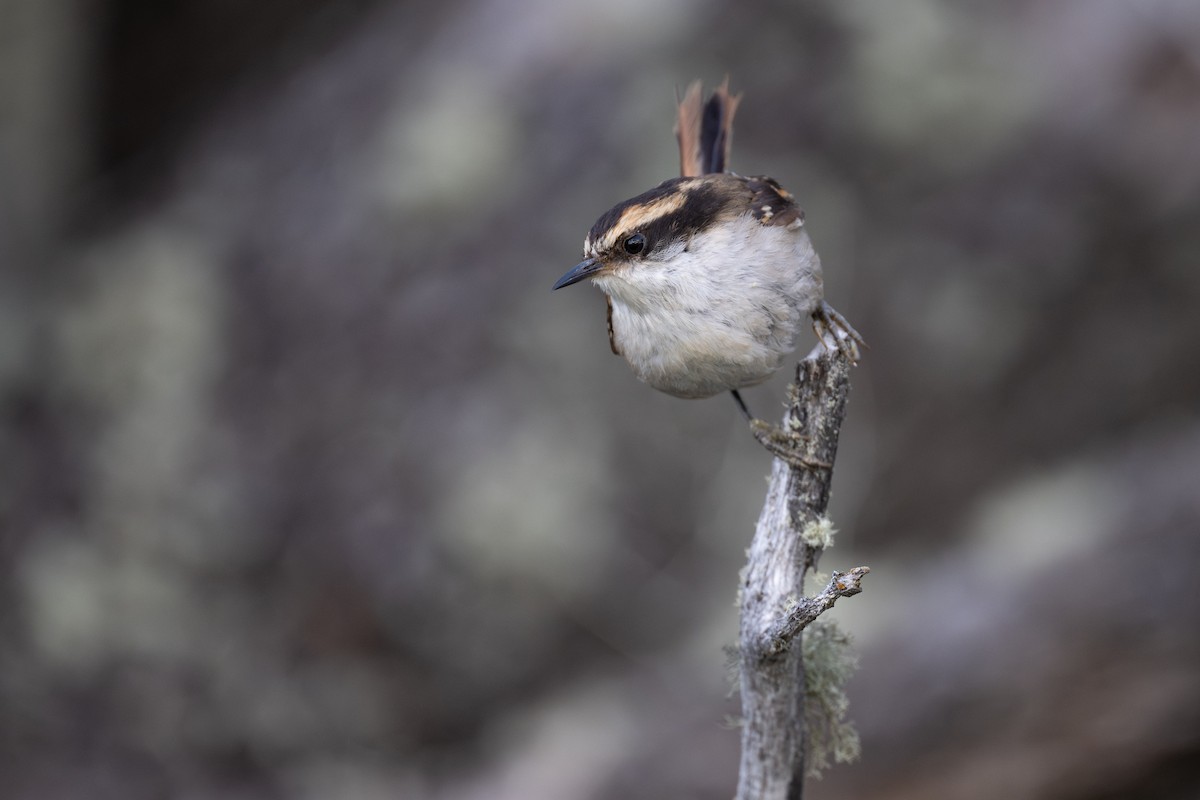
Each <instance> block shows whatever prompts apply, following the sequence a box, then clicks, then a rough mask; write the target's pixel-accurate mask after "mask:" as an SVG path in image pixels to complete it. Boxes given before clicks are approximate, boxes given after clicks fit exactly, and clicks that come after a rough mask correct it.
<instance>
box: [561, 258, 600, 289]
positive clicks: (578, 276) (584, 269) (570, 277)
mask: <svg viewBox="0 0 1200 800" xmlns="http://www.w3.org/2000/svg"><path fill="white" fill-rule="evenodd" d="M602 266H603V265H602V264H601V263H600V262H599V260H597V259H595V258H589V259H586V260H584V261H580V262H579V263H578V264H576V265H575V266H573V267H571V271H570V272H568V273H567V274H566V275H563V276H562V277H561V278H559V279H558V283H556V284H554V288H555V289H561V288H563V287H564V286H570V285H571V284H572V283H579V282H580V281H581V280H583V279H584V278H587V277H589V276H591V275H595V274H596V273H597V272H599V271H600V267H602Z"/></svg>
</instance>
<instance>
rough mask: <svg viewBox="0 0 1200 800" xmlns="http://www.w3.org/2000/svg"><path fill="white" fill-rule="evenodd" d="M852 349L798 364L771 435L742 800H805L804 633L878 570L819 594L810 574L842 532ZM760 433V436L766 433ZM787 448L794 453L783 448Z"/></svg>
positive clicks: (753, 551)
mask: <svg viewBox="0 0 1200 800" xmlns="http://www.w3.org/2000/svg"><path fill="white" fill-rule="evenodd" d="M850 366H851V363H850V361H849V359H848V357H847V355H846V354H845V353H841V352H834V353H829V352H827V351H826V350H825V349H824V348H820V347H818V348H817V349H816V350H814V352H813V353H811V354H810V355H809V356H808V357H807V358H805V359H804V360H803V361H801V362H800V363H799V364H798V365H797V368H796V382H795V383H794V384H793V385H792V386H791V387H790V389H789V392H788V405H789V407H788V410H787V412H786V414H785V415H784V419H783V425H782V427H781V428H780V431H778V432H774V433H771V434H770V436H771V437H772V442H771V447H770V449H771V450H772V452H774V453H776V456H777V457H776V459H775V461H774V463H773V464H772V467H771V481H770V485H769V487H768V489H767V497H766V501H765V502H764V504H763V509H762V513H761V514H760V516H759V520H758V526H757V528H756V529H755V533H754V539H753V541H752V542H751V545H750V549H749V551H748V554H747V555H748V564H747V566H746V570H745V572H744V577H743V582H742V586H741V600H740V602H741V632H740V635H739V644H740V666H741V692H742V725H743V727H742V761H741V767H740V770H739V775H738V793H737V797H738V800H775V799H776V798H779V800H784V799H785V798H786V800H798V799H799V798H801V797H802V794H803V788H804V776H805V774H806V764H805V721H804V708H805V680H804V654H803V648H802V647H799V646H798V645H799V643H800V637H801V634H802V632H803V630H804V628H805V627H807V626H808V625H810V624H812V622H813V621H814V620H816V619H817V617H818V616H820V615H821V614H822V613H824V612H825V611H827V610H829V609H830V608H832V607H833V605H834V603H836V602H837V601H838V599H839V598H842V597H850V596H853V595H855V594H858V593H859V592H861V591H862V586H861V583H862V579H863V576H865V575H866V574H867V573H868V572H870V570H869V569H868V568H867V567H855V568H854V569H852V570H850V571H849V572H846V573H840V572H834V573H833V577H832V578H830V581H829V584H828V585H827V586H826V587H825V589H824V590H823V591H822V592H821V593H819V594H818V595H816V596H815V597H808V598H806V597H804V578H805V575H806V574H807V573H808V571H809V570H811V569H813V568H815V567H816V564H817V561H818V559H819V558H820V556H821V552H822V551H823V550H824V548H825V547H826V546H827V545H828V543H829V540H830V537H831V536H832V533H833V528H832V525H831V524H830V523H829V520H828V519H827V518H826V516H825V510H826V508H827V506H828V505H829V491H830V485H831V482H832V480H833V468H832V465H833V464H834V461H835V459H836V457H837V445H838V435H839V433H840V432H841V426H842V420H843V418H844V417H845V413H846V399H847V396H848V395H849V392H850V377H849V376H850ZM757 433H761V432H757ZM784 450H787V452H786V453H785V452H782V451H784Z"/></svg>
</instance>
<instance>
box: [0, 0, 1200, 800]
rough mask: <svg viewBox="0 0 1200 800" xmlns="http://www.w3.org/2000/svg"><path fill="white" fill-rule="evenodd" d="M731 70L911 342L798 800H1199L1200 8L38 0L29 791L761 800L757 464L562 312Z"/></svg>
mask: <svg viewBox="0 0 1200 800" xmlns="http://www.w3.org/2000/svg"><path fill="white" fill-rule="evenodd" d="M726 74H728V75H730V76H731V77H732V86H733V88H734V90H735V91H741V92H744V100H743V103H742V106H741V111H740V113H739V118H738V127H737V135H736V138H735V141H734V154H733V159H732V166H733V168H734V169H735V170H736V171H738V172H741V173H743V174H757V173H769V174H771V175H773V176H774V177H776V178H777V179H779V180H780V181H781V182H782V183H783V184H784V185H785V186H787V187H788V188H789V189H791V190H792V192H793V193H795V194H796V195H797V196H798V197H799V199H800V201H801V203H802V204H803V205H804V206H805V208H806V210H807V215H808V224H809V229H810V231H811V233H812V236H813V238H814V241H815V243H816V245H817V247H818V249H819V251H820V253H821V254H822V258H823V260H824V263H825V268H826V275H827V286H828V292H827V294H828V297H829V298H830V300H831V302H832V303H833V304H834V305H835V306H836V307H837V308H838V309H839V310H841V311H842V312H843V313H845V314H846V315H847V316H848V317H849V318H850V319H851V320H852V321H853V322H854V324H855V325H856V326H857V328H858V329H859V330H860V331H861V332H862V333H863V334H864V335H865V336H866V338H867V339H868V341H869V342H870V344H871V350H870V351H869V352H868V353H867V355H866V358H865V360H864V361H863V363H862V365H861V366H860V367H858V369H857V370H856V371H855V373H854V377H853V380H854V390H853V393H852V395H851V399H850V411H849V417H848V419H847V422H846V426H845V428H844V433H843V439H842V449H841V454H840V458H839V462H838V470H837V474H836V477H835V480H834V504H833V508H832V514H833V518H834V520H835V523H836V524H837V526H838V528H839V529H840V531H841V533H840V536H839V538H838V540H837V544H836V547H835V548H834V549H832V550H830V551H829V552H827V553H826V554H825V557H824V559H823V563H822V566H823V568H824V569H826V570H828V569H832V568H840V569H845V568H848V567H850V566H854V565H857V564H869V565H870V566H871V567H872V569H873V572H872V574H871V577H870V579H869V581H868V582H867V591H866V592H865V593H864V594H863V595H861V596H859V597H856V598H853V599H852V600H847V601H844V602H843V603H841V604H840V605H839V606H838V607H837V609H836V610H835V611H834V612H832V615H831V616H832V617H833V618H836V619H837V620H838V621H839V622H840V624H841V625H842V626H843V628H844V629H845V630H847V631H848V632H850V633H851V634H852V635H853V636H854V637H855V640H856V644H857V648H858V651H859V653H860V656H861V669H860V671H859V673H858V674H857V676H856V677H855V679H854V680H853V682H852V684H851V686H850V695H851V702H852V707H851V717H852V718H853V719H854V720H855V721H856V722H857V725H858V727H859V730H860V732H861V734H862V739H863V755H862V759H861V762H860V763H858V764H855V765H852V766H838V767H836V768H834V769H833V770H831V771H830V772H828V773H827V775H826V776H825V778H824V779H823V780H822V781H820V782H816V783H813V784H812V785H811V787H810V789H811V795H812V796H813V797H815V798H832V797H841V796H854V797H859V798H926V799H927V798H963V797H971V798H992V797H995V798H1013V797H1021V798H1074V799H1078V800H1114V799H1115V798H1140V797H1154V798H1194V797H1197V796H1200V590H1198V588H1197V586H1198V582H1200V558H1198V556H1200V313H1198V311H1197V309H1198V308H1200V5H1198V4H1196V3H1194V2H1190V0H1144V1H1143V2H1119V1H1118V0H1095V1H1093V0H1059V1H1056V2H1014V3H1005V4H984V3H952V2H949V0H903V1H902V2H890V3H875V2H866V0H825V1H824V2H794V0H793V1H792V2H785V1H783V0H777V1H772V0H751V1H750V2H742V3H737V4H732V3H718V2H682V0H658V1H656V2H642V1H641V0H637V1H636V2H635V1H634V0H609V1H608V2H605V3H596V4H591V3H588V4H584V3H570V2H561V1H560V0H506V1H505V2H500V0H447V1H446V2H441V3H436V4H435V3H408V2H400V1H399V0H358V1H356V2H355V1H351V0H344V1H343V2H330V1H329V0H288V2H283V1H282V0H269V1H267V0H263V1H261V2H258V3H238V2H231V1H228V0H222V1H220V2H217V1H213V2H194V1H189V0H153V1H152V0H0V796H2V797H4V798H19V799H20V800H32V799H34V798H47V799H54V798H99V799H104V798H121V799H122V800H140V799H141V798H165V797H172V798H244V799H245V800H259V799H260V798H261V799H267V798H301V799H302V800H303V799H304V798H352V799H356V798H364V799H366V800H372V799H373V798H416V799H418V800H422V799H424V798H434V799H437V800H459V799H460V798H461V799H463V800H493V799H496V800H510V799H511V800H517V799H518V798H519V799H521V800H524V799H526V798H567V799H574V798H579V799H580V800H603V799H606V798H668V797H670V798H674V797H680V798H683V797H686V798H727V797H730V796H732V794H733V790H734V785H735V782H736V765H737V759H738V733H737V731H736V728H735V727H734V726H733V724H731V720H736V716H737V713H738V703H737V697H736V696H735V695H734V694H732V693H731V690H732V684H731V683H730V678H729V676H728V673H727V668H726V656H725V655H724V654H723V652H722V648H723V647H724V646H727V645H731V644H733V643H734V641H735V638H736V610H735V608H734V602H735V597H736V590H737V579H738V570H739V568H740V567H741V565H742V563H743V551H744V549H745V548H746V546H747V545H748V543H749V540H750V535H751V532H752V530H753V527H754V523H755V519H756V516H757V513H758V509H759V507H760V505H761V502H762V499H763V493H764V489H765V480H764V479H765V476H766V474H767V472H768V469H769V461H768V458H767V456H766V454H765V453H764V452H763V451H762V450H761V448H759V447H758V445H756V444H755V443H754V442H753V441H752V440H751V438H750V436H749V434H748V433H747V431H746V430H745V427H744V425H743V424H742V422H741V421H740V418H739V416H738V413H737V411H736V408H735V406H734V404H733V403H732V401H730V400H729V399H728V398H721V397H718V398H714V399H712V400H707V401H682V400H677V399H673V398H670V397H667V396H665V395H660V394H657V393H655V392H653V391H651V390H650V389H649V388H647V387H646V386H644V385H642V384H640V383H638V382H637V381H636V380H635V379H634V378H633V377H632V375H631V374H630V372H629V370H628V368H627V367H626V366H625V364H624V362H623V361H622V360H621V359H618V358H614V357H613V356H612V355H611V354H610V353H609V349H608V343H607V341H606V337H605V328H604V303H603V300H602V298H601V295H600V294H599V292H597V291H596V290H595V289H593V288H590V287H588V286H579V287H573V288H571V289H569V290H565V291H562V292H555V293H551V292H550V286H551V284H552V283H553V282H554V281H555V279H557V278H558V277H559V276H560V275H561V274H562V273H563V272H565V271H566V270H567V269H568V268H569V267H570V266H572V265H573V264H574V263H575V262H576V261H577V260H578V255H579V250H580V243H581V242H582V239H583V236H584V234H585V233H586V231H587V229H588V228H589V227H590V226H591V224H592V222H593V221H594V220H595V219H596V217H598V216H599V215H600V214H601V213H602V212H603V211H605V210H606V209H607V208H608V207H610V206H611V205H613V204H614V203H616V202H617V201H619V200H622V199H624V198H626V197H628V196H631V195H633V194H636V193H638V192H640V191H642V190H644V189H646V188H648V187H650V186H652V185H654V184H656V183H658V182H659V181H661V180H663V179H665V178H668V177H671V176H673V175H674V174H675V173H676V171H677V156H676V152H675V143H674V139H673V136H672V124H673V114H674V100H675V91H676V87H682V86H686V85H687V83H689V82H690V81H691V80H693V79H695V78H703V79H704V80H705V81H706V82H707V83H708V84H709V85H712V84H714V83H716V82H719V81H720V80H721V79H722V78H723V77H724V76H725V75H726ZM812 344H813V341H812V340H811V339H808V340H806V341H804V342H802V343H801V345H800V349H799V353H800V354H803V353H804V352H806V351H807V350H808V348H809V347H810V346H811V345H812ZM787 377H788V376H787V375H786V374H784V375H781V376H779V379H778V380H777V381H775V382H774V383H772V384H769V385H766V386H764V387H761V388H758V389H755V390H752V391H750V392H748V393H747V400H748V401H749V402H750V404H751V407H752V408H754V409H755V410H756V412H757V413H758V414H760V415H763V416H769V417H775V416H776V415H777V414H778V413H781V411H782V409H781V402H782V399H783V391H784V387H785V385H786V381H787Z"/></svg>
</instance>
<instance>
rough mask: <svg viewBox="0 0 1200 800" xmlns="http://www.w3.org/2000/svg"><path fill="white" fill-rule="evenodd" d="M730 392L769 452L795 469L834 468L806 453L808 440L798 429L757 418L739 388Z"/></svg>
mask: <svg viewBox="0 0 1200 800" xmlns="http://www.w3.org/2000/svg"><path fill="white" fill-rule="evenodd" d="M730 394H732V395H733V399H734V400H735V401H736V402H737V404H738V408H740V409H741V410H742V415H743V416H744V417H745V418H746V422H748V423H750V433H752V434H753V435H754V438H755V440H756V441H757V442H758V443H759V444H761V445H762V446H763V447H765V448H767V452H768V453H770V454H771V455H773V456H775V457H776V458H778V459H781V460H783V462H784V463H786V464H788V465H789V466H791V467H794V468H795V469H833V465H832V464H826V463H825V462H824V461H818V460H817V459H815V458H810V457H808V456H806V455H805V454H804V452H803V446H804V444H805V443H806V442H807V441H808V440H807V439H806V438H805V437H803V436H801V435H800V434H799V433H798V432H797V431H794V430H787V429H784V428H781V427H779V426H778V425H772V424H771V423H769V422H766V421H765V420H761V419H757V418H755V416H754V415H753V414H751V413H750V409H749V408H747V407H746V401H745V400H743V399H742V395H741V394H740V393H739V392H738V390H737V389H733V390H731V391H730Z"/></svg>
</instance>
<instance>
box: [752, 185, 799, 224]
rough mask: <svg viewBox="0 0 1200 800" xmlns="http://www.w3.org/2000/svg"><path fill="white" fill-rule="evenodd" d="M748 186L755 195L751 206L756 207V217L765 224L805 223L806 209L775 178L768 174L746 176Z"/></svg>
mask: <svg viewBox="0 0 1200 800" xmlns="http://www.w3.org/2000/svg"><path fill="white" fill-rule="evenodd" d="M746 186H747V187H748V188H749V189H750V192H751V193H752V195H753V199H752V201H751V204H752V205H751V207H752V208H753V209H754V218H755V219H757V220H758V221H759V222H761V223H762V224H763V225H772V226H774V225H779V226H782V227H789V226H792V225H796V224H798V223H799V224H803V222H804V209H802V208H801V207H800V206H799V205H798V204H797V203H796V198H794V197H792V193H791V192H789V191H788V190H787V189H785V188H783V187H782V186H780V185H779V182H778V181H776V180H775V179H774V178H768V177H767V176H766V175H759V176H756V177H753V178H746Z"/></svg>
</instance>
